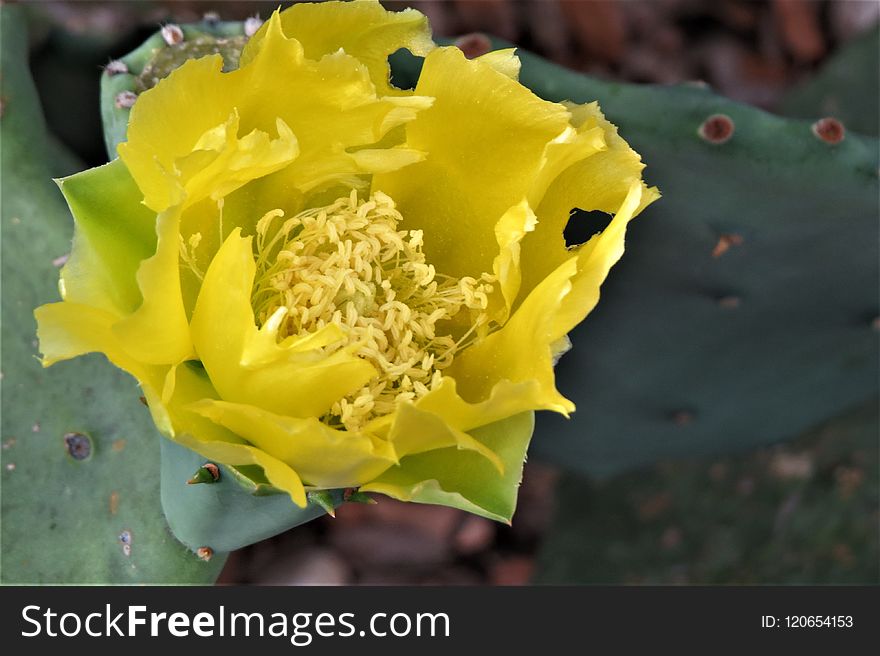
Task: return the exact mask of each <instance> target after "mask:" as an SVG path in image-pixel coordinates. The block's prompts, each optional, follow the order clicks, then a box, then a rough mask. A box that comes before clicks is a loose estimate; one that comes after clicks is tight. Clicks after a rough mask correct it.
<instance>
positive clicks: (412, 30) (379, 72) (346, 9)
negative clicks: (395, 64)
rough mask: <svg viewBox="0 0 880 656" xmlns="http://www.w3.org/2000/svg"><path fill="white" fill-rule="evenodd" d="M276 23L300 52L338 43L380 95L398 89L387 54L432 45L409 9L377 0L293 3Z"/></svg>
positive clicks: (316, 55)
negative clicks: (365, 72) (362, 68)
mask: <svg viewBox="0 0 880 656" xmlns="http://www.w3.org/2000/svg"><path fill="white" fill-rule="evenodd" d="M281 26H282V28H283V29H284V33H285V34H286V35H287V36H288V37H292V38H294V39H297V40H298V41H299V42H300V43H302V45H303V48H304V49H305V54H306V57H308V58H310V59H315V60H317V59H320V58H321V57H323V56H324V55H329V54H331V53H334V52H336V51H337V50H339V49H340V48H341V49H342V50H343V51H345V52H346V53H347V54H349V55H351V56H353V57H356V58H357V59H358V60H360V61H361V62H363V63H364V64H365V65H366V67H367V69H368V70H369V72H370V78H371V79H372V80H373V84H375V85H376V89H377V91H378V92H379V93H380V94H381V95H388V94H401V93H404V92H402V91H401V90H400V89H397V88H395V87H393V86H391V85H390V84H389V77H390V69H389V66H388V55H390V54H392V53H393V52H395V51H397V50H399V49H401V48H406V49H407V50H409V51H410V52H412V53H413V54H415V55H420V56H424V55H427V54H428V52H430V51H431V50H432V49H433V48H434V42H433V41H432V40H431V30H430V27H429V26H428V20H427V18H426V17H425V16H424V15H423V14H421V13H419V12H418V11H416V10H414V9H404V10H403V11H396V12H392V11H387V10H386V9H384V8H383V7H382V5H380V4H379V2H378V0H357V1H355V2H336V1H331V2H320V3H314V4H312V3H303V4H296V5H293V6H292V7H290V8H288V9H286V10H285V11H283V12H282V13H281ZM265 29H266V28H263V29H261V30H260V31H258V32H257V33H256V34H255V35H254V36H253V37H252V38H251V40H250V41H249V42H248V44H247V46H246V47H245V49H244V52H242V55H241V64H242V65H245V64H247V63H248V62H249V61H251V59H253V58H254V53H255V51H256V50H257V48H258V46H259V44H260V41H261V40H262V39H263V36H264V34H265Z"/></svg>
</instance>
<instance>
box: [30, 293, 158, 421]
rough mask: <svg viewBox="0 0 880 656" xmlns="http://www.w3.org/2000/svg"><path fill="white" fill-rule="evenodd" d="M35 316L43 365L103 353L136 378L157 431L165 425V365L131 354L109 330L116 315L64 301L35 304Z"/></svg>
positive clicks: (115, 319) (116, 319) (115, 320)
mask: <svg viewBox="0 0 880 656" xmlns="http://www.w3.org/2000/svg"><path fill="white" fill-rule="evenodd" d="M34 317H35V318H36V320H37V338H38V339H39V341H40V352H41V353H42V355H43V357H42V363H43V366H44V367H48V366H50V365H52V364H55V363H56V362H60V361H62V360H69V359H70V358H75V357H77V356H79V355H85V354H86V353H103V354H104V355H106V356H107V359H108V360H110V362H112V363H113V364H114V365H116V366H117V367H119V368H120V369H122V370H123V371H126V372H128V373H129V374H131V375H132V376H134V377H135V378H136V379H137V380H138V382H139V383H140V386H141V389H142V390H143V393H144V396H145V397H146V399H147V403H148V405H149V407H150V411H151V412H152V413H153V419H154V420H155V421H156V424H157V425H158V426H159V428H160V430H161V429H164V428H166V427H167V423H168V422H167V420H166V418H165V416H164V412H163V410H162V403H161V398H160V397H161V390H162V387H163V384H164V380H165V377H166V375H167V370H168V367H158V366H150V365H146V364H144V363H142V362H138V361H137V360H136V359H134V358H132V357H131V355H130V354H129V353H128V351H127V350H126V349H125V348H124V346H123V344H122V343H121V342H120V340H119V339H118V338H117V337H116V335H115V334H114V333H113V330H112V327H113V325H114V324H115V323H116V322H117V321H118V320H119V317H118V315H116V314H113V313H111V312H106V311H104V310H101V309H98V308H94V307H89V306H87V305H80V304H77V303H71V302H68V301H65V302H63V303H50V304H47V305H43V306H41V307H38V308H37V309H36V310H35V311H34Z"/></svg>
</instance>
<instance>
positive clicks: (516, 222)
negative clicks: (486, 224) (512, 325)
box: [489, 199, 538, 324]
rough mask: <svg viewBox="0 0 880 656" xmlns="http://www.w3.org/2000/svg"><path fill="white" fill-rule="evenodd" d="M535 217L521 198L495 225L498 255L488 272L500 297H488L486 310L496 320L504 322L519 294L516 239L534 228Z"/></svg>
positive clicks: (519, 276) (517, 243)
mask: <svg viewBox="0 0 880 656" xmlns="http://www.w3.org/2000/svg"><path fill="white" fill-rule="evenodd" d="M537 221H538V219H537V217H536V216H535V213H534V212H533V211H532V208H531V206H530V205H529V202H528V201H527V200H525V199H523V200H522V201H521V202H520V203H519V204H517V205H514V206H513V207H511V208H510V209H508V210H507V211H506V212H505V213H504V215H503V216H502V217H501V218H500V219H499V220H498V223H497V224H495V241H496V242H497V243H498V255H496V256H495V260H494V261H493V262H492V272H493V273H494V274H495V277H496V279H497V280H498V285H499V286H500V288H501V296H500V297H499V296H498V295H497V294H493V295H492V296H491V297H490V304H491V305H490V307H489V311H490V313H491V315H492V316H493V318H494V319H495V321H496V322H498V323H499V324H503V323H504V322H505V321H507V319H508V316H509V313H510V308H511V307H513V303H514V301H515V300H516V297H517V295H518V294H519V288H520V283H521V282H522V275H521V273H520V245H519V244H520V242H521V241H522V240H523V238H524V237H525V236H526V233H529V232H531V231H532V230H534V229H535V225H536V224H537Z"/></svg>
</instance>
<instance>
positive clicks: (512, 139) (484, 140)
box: [373, 48, 569, 277]
mask: <svg viewBox="0 0 880 656" xmlns="http://www.w3.org/2000/svg"><path fill="white" fill-rule="evenodd" d="M416 93H417V94H419V95H426V96H433V97H434V98H435V101H434V105H433V106H432V107H431V108H430V109H427V110H425V111H424V112H422V113H420V114H419V116H418V117H417V118H416V119H415V120H414V121H412V122H411V123H409V124H408V125H407V127H406V136H407V146H409V147H411V148H414V149H416V150H421V151H425V152H427V153H428V157H427V159H426V160H425V161H423V162H420V163H418V164H414V165H412V166H409V167H407V168H405V169H403V170H400V171H396V172H393V173H387V174H379V175H377V176H375V177H374V178H373V189H374V190H379V191H382V192H384V193H386V194H388V195H389V196H391V197H392V198H393V199H394V200H395V202H396V203H397V209H398V210H399V211H400V212H401V214H402V215H403V216H404V217H406V220H407V221H411V222H412V224H413V225H417V226H419V228H420V229H422V230H424V233H425V246H424V251H425V255H426V258H427V260H428V261H429V262H431V263H432V264H434V266H436V267H437V270H438V271H441V272H443V273H444V274H446V275H450V276H454V277H463V276H479V275H480V273H482V272H484V271H491V269H492V261H493V259H494V258H495V256H496V254H497V253H498V245H497V243H496V241H495V225H496V224H497V222H498V221H499V219H500V218H501V217H502V216H503V215H504V213H505V212H506V211H507V210H508V209H509V208H510V207H513V206H515V205H518V204H519V203H520V202H521V201H522V198H523V191H524V190H526V189H528V188H529V186H530V185H531V182H532V180H533V179H534V178H535V176H536V174H537V171H538V168H539V166H540V164H541V162H542V156H543V153H544V149H545V147H546V145H547V143H548V142H550V141H552V140H553V139H555V138H556V137H558V136H559V135H560V134H562V133H563V132H564V131H565V130H566V129H567V128H568V127H569V112H568V110H566V109H565V107H563V106H562V105H559V104H557V103H549V102H546V101H544V100H541V99H540V98H538V97H537V96H535V95H534V94H533V93H532V92H531V91H529V90H528V89H526V88H525V87H523V86H522V85H520V84H519V83H517V82H515V81H514V80H511V79H510V78H509V77H507V76H506V75H504V74H502V73H499V72H498V71H496V70H495V69H494V68H492V66H490V65H488V64H486V63H483V62H481V61H480V60H479V59H475V60H467V59H465V57H464V55H463V54H462V53H461V51H460V50H458V49H457V48H437V49H436V50H433V51H432V52H431V53H430V54H429V55H428V56H427V57H426V58H425V64H424V67H423V68H422V74H421V76H420V78H419V82H418V85H417V86H416ZM513 135H515V136H513Z"/></svg>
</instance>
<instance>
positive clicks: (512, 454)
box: [361, 412, 535, 523]
mask: <svg viewBox="0 0 880 656" xmlns="http://www.w3.org/2000/svg"><path fill="white" fill-rule="evenodd" d="M534 425H535V424H534V414H533V413H531V412H527V413H523V414H519V415H515V416H512V417H508V418H506V419H504V420H503V421H499V422H496V423H494V424H491V425H488V426H484V427H483V428H480V429H477V430H475V431H473V437H474V438H475V439H476V440H478V441H480V442H481V443H483V444H484V445H485V446H486V448H487V449H490V450H491V451H493V452H494V453H497V454H498V457H499V458H500V459H501V461H502V462H503V463H504V475H503V476H499V475H498V472H497V470H496V469H495V467H494V466H493V464H492V463H491V462H489V461H488V460H487V459H486V458H484V457H483V456H481V455H480V454H478V453H475V452H472V451H459V450H458V449H455V448H450V449H438V450H436V451H428V452H426V453H420V454H416V455H412V456H408V457H406V458H402V459H401V461H400V465H399V466H396V467H391V468H390V469H388V470H387V471H386V472H385V473H383V474H382V475H380V476H379V477H378V478H376V479H375V480H373V481H371V482H369V483H367V484H366V485H363V486H362V487H361V490H362V491H365V492H379V493H381V494H387V495H388V496H390V497H394V498H396V499H401V500H402V501H414V502H417V503H432V504H440V505H444V506H451V507H453V508H460V509H462V510H466V511H468V512H471V513H474V514H477V515H482V516H483V517H488V518H489V519H494V520H496V521H500V522H505V523H510V519H511V517H513V513H514V510H515V509H516V497H517V489H518V487H519V483H520V479H521V478H522V465H523V461H524V460H525V454H526V449H527V448H528V445H529V440H530V438H531V436H532V431H533V430H534Z"/></svg>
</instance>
